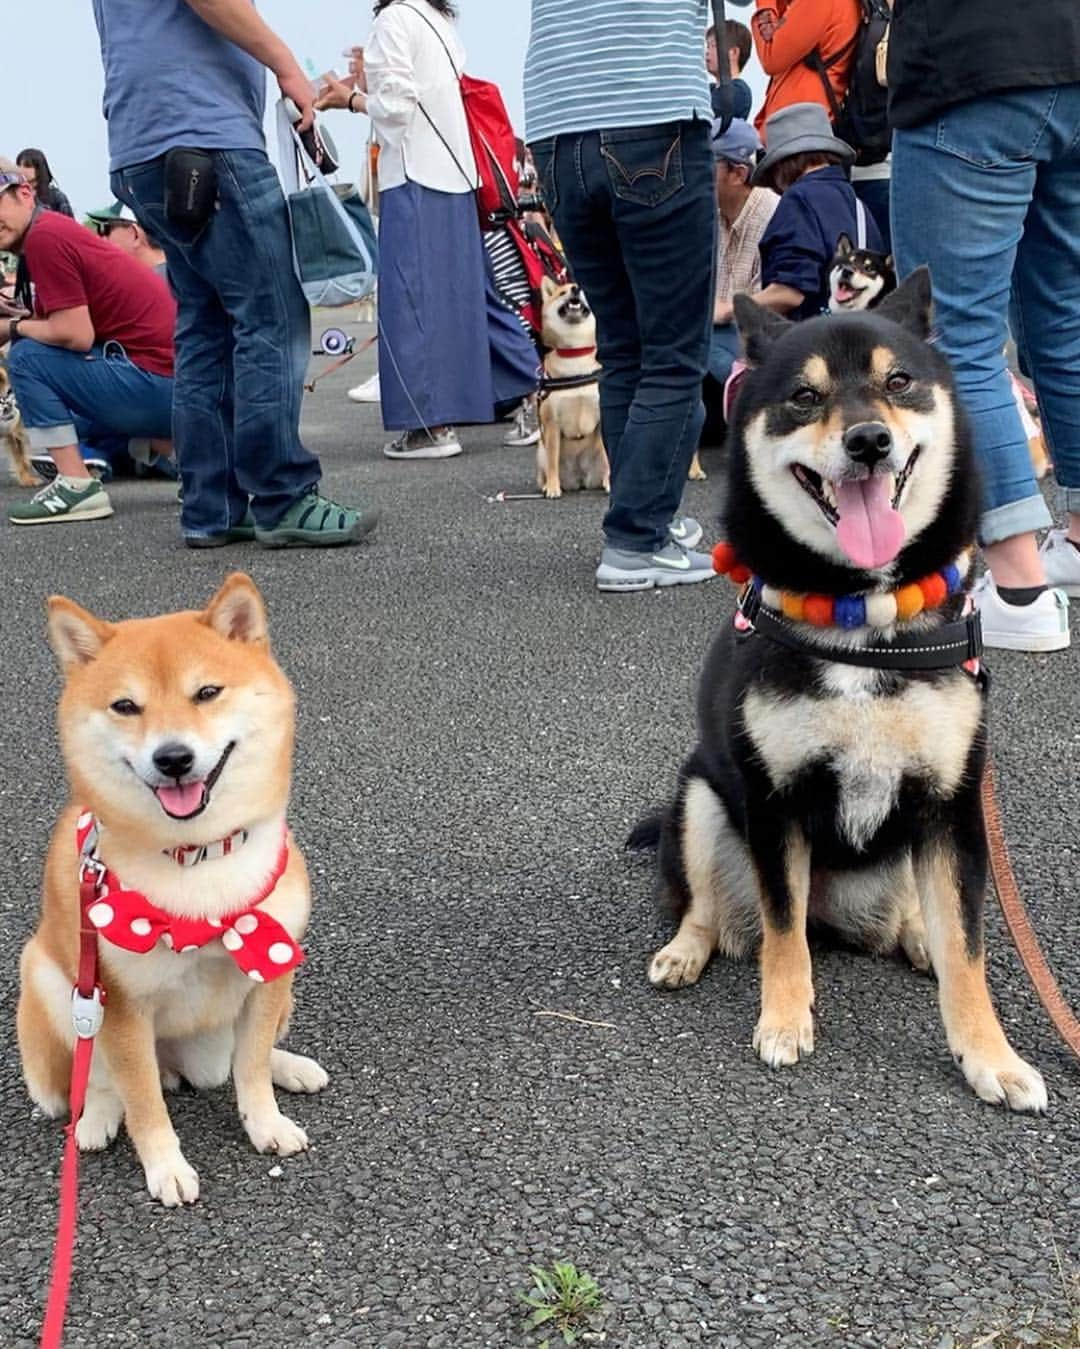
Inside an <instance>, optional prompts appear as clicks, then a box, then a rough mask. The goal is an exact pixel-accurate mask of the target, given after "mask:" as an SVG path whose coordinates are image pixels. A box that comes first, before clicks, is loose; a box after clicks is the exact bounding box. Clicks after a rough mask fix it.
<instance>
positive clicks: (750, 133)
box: [712, 117, 763, 169]
mask: <svg viewBox="0 0 1080 1349" xmlns="http://www.w3.org/2000/svg"><path fill="white" fill-rule="evenodd" d="M762 148H763V147H762V144H761V137H760V136H759V135H758V133H757V132H756V131H755V130H754V128H753V127H752V126H751V125H750V123H749V122H744V121H743V119H742V118H741V117H735V118H733V119H732V121H731V125H730V126H729V127H728V129H727V130H726V131H721V130H720V122H719V119H718V120H717V121H715V122H713V124H712V152H713V158H714V159H724V160H726V161H727V162H728V163H729V164H745V165H746V166H747V167H748V168H751V169H752V168H753V167H754V162H755V160H756V158H757V155H758V151H759V150H761V149H762Z"/></svg>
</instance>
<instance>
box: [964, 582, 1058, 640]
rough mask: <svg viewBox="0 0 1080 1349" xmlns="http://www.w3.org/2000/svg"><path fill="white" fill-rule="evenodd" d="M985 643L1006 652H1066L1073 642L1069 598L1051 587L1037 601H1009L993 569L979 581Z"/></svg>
mask: <svg viewBox="0 0 1080 1349" xmlns="http://www.w3.org/2000/svg"><path fill="white" fill-rule="evenodd" d="M972 596H973V598H974V600H975V607H976V608H977V609H978V611H979V614H980V616H981V618H982V633H983V644H984V645H985V646H992V647H996V648H998V649H999V650H1003V651H1063V650H1064V649H1065V647H1067V646H1068V645H1069V601H1068V598H1067V597H1066V595H1065V594H1064V593H1063V592H1062V591H1060V590H1047V591H1046V592H1045V594H1042V595H1040V596H1039V598H1038V599H1037V600H1036V601H1035V602H1034V604H1006V603H1005V601H1004V600H1003V599H1001V597H1000V596H999V595H998V593H997V587H996V586H995V585H994V578H993V577H992V576H991V575H990V573H989V572H987V573H986V574H985V576H982V577H981V578H980V579H979V580H978V581H977V582H976V584H975V589H974V591H973V592H972Z"/></svg>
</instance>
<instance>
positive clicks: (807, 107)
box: [750, 103, 855, 187]
mask: <svg viewBox="0 0 1080 1349" xmlns="http://www.w3.org/2000/svg"><path fill="white" fill-rule="evenodd" d="M765 145H766V150H765V157H764V158H763V159H762V160H761V161H760V162H759V164H758V165H757V167H756V168H755V169H754V172H753V174H752V176H751V178H750V182H751V184H752V185H753V186H754V187H760V186H761V184H762V183H763V182H764V181H765V180H766V179H767V178H768V176H769V174H770V173H771V172H772V171H773V169H774V168H775V167H776V165H777V164H779V163H780V161H781V160H782V159H789V158H790V157H791V156H792V155H801V154H805V153H807V151H813V150H817V151H820V152H821V153H823V154H830V155H836V156H837V157H838V158H839V159H840V160H842V161H843V163H845V164H852V163H854V161H855V151H854V150H853V149H852V148H851V146H850V145H848V143H847V141H842V140H841V139H840V138H839V137H838V136H834V135H833V132H832V127H831V126H830V125H829V115H828V113H827V112H826V111H825V109H824V108H823V107H822V106H821V104H820V103H792V104H790V106H788V107H786V108H781V109H780V111H779V112H774V113H773V115H772V116H771V117H770V118H769V120H768V121H767V122H766V123H765Z"/></svg>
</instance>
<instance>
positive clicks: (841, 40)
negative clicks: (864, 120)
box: [750, 0, 862, 136]
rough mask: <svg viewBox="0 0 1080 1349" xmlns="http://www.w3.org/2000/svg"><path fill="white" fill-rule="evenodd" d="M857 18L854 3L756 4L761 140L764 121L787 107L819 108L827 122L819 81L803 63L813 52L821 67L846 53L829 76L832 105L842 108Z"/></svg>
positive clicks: (773, 0) (762, 0)
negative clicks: (762, 78) (762, 85)
mask: <svg viewBox="0 0 1080 1349" xmlns="http://www.w3.org/2000/svg"><path fill="white" fill-rule="evenodd" d="M861 18H862V9H861V6H860V4H859V0H757V13H756V14H755V15H754V17H753V19H752V20H751V22H750V29H751V32H752V33H753V35H754V47H755V49H756V51H757V55H758V60H759V61H760V62H761V66H762V69H763V70H764V71H765V74H766V75H768V76H769V87H768V89H767V90H766V93H765V103H764V106H763V107H762V109H761V111H760V112H759V113H758V115H757V117H755V119H754V125H755V126H756V127H757V129H758V131H759V132H760V133H761V134H762V136H764V134H765V130H764V129H765V122H766V121H767V119H768V118H769V117H771V116H772V114H773V113H774V112H776V111H777V110H778V109H780V108H786V107H788V106H789V105H790V104H792V103H820V104H821V105H822V106H823V107H824V108H825V110H826V111H827V112H828V113H829V115H830V117H831V116H832V109H831V108H830V107H829V100H828V97H827V96H826V93H825V86H824V85H823V84H822V82H821V76H820V75H819V74H818V73H817V71H816V70H811V69H810V67H809V66H808V65H807V64H806V61H805V58H806V57H807V56H809V55H810V53H811V52H812V51H813V50H814V48H815V47H816V48H817V49H818V51H819V52H820V53H821V56H822V59H823V60H824V61H828V60H829V58H830V57H831V56H834V55H835V54H836V53H837V52H840V51H843V50H844V49H845V48H848V55H847V56H845V57H844V58H843V59H842V60H840V61H837V62H836V64H835V65H833V66H830V67H829V70H828V77H829V83H830V84H831V85H832V88H833V93H834V94H835V95H836V101H837V102H838V103H839V102H842V101H843V98H844V95H845V94H846V93H847V86H848V76H849V74H850V71H851V62H852V60H853V58H854V56H855V35H856V34H857V33H858V31H859V23H860V21H861Z"/></svg>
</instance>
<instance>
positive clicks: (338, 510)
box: [255, 492, 380, 548]
mask: <svg viewBox="0 0 1080 1349" xmlns="http://www.w3.org/2000/svg"><path fill="white" fill-rule="evenodd" d="M379 514H380V512H379V509H378V507H376V506H365V507H362V508H361V509H359V510H356V509H354V508H353V507H350V506H339V505H338V504H337V502H335V501H329V500H328V499H327V498H326V497H324V496H320V495H319V494H318V492H309V493H308V494H307V496H302V497H301V498H300V500H299V501H294V502H293V504H292V505H291V506H290V507H289V509H288V510H287V511H286V512H285V514H284V515H283V516H282V518H281V519H280V520H279V521H278V522H277V524H276V525H274V527H273V528H272V529H260V528H259V526H258V525H256V526H255V540H256V542H257V543H260V544H261V545H262V546H263V547H264V548H333V547H336V546H338V545H340V544H344V543H359V541H360V540H361V539H362V538H363V537H364V536H365V535H366V534H370V533H371V531H372V530H373V529H374V528H375V526H376V525H377V524H378V523H379Z"/></svg>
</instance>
